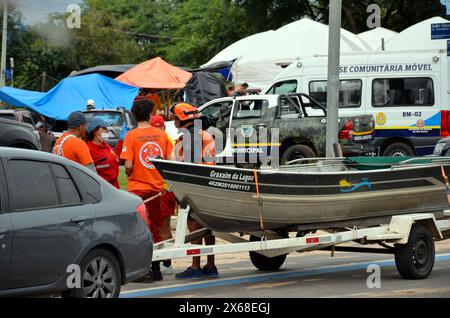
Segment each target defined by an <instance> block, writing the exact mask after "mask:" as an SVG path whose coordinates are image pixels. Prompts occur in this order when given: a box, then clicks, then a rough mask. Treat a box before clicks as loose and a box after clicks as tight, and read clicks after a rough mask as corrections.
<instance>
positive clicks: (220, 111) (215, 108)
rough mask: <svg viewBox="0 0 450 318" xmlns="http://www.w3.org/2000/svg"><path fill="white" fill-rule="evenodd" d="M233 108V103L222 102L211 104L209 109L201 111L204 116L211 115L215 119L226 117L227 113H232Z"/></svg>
mask: <svg viewBox="0 0 450 318" xmlns="http://www.w3.org/2000/svg"><path fill="white" fill-rule="evenodd" d="M232 106H233V101H231V100H230V101H226V102H220V103H215V104H211V105H209V106H208V107H206V108H204V109H203V110H202V111H201V114H202V115H203V116H208V115H211V116H212V117H214V118H219V117H220V116H225V115H227V113H229V112H230V110H231V107H232Z"/></svg>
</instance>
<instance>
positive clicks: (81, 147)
mask: <svg viewBox="0 0 450 318" xmlns="http://www.w3.org/2000/svg"><path fill="white" fill-rule="evenodd" d="M69 135H70V133H69V132H65V133H64V134H63V135H62V136H61V137H60V138H58V140H57V141H56V143H55V147H54V148H53V153H54V154H55V155H61V156H63V157H64V158H66V159H69V160H72V161H75V162H77V163H79V164H80V165H82V166H87V165H89V164H92V163H94V160H92V157H91V153H90V152H89V147H88V146H87V144H86V143H85V142H84V141H83V140H81V139H80V138H77V137H75V136H73V135H72V137H68V136H69ZM66 137H67V138H66ZM63 140H65V141H64V144H63V145H62V149H60V148H61V146H60V144H61V143H62V142H63Z"/></svg>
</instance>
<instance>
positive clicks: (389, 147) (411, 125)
mask: <svg viewBox="0 0 450 318" xmlns="http://www.w3.org/2000/svg"><path fill="white" fill-rule="evenodd" d="M370 84H371V91H372V95H371V96H372V99H371V101H370V103H371V107H370V109H371V111H370V112H371V113H372V114H373V115H374V117H375V120H376V134H375V137H376V146H377V148H378V149H379V150H380V154H381V155H383V156H414V155H418V156H423V155H430V154H432V153H433V149H434V146H435V145H436V143H437V141H438V140H439V139H440V125H441V113H440V108H439V107H438V105H439V94H436V93H435V92H438V91H439V89H440V83H439V76H437V75H417V76H409V77H408V76H404V77H387V76H386V77H383V76H380V77H374V78H372V79H371V81H370Z"/></svg>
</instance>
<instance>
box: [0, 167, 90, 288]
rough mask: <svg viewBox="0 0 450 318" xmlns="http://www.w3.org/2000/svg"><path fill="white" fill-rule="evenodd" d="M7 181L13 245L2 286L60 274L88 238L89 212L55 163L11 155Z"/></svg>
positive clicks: (26, 283) (46, 279)
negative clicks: (7, 275)
mask: <svg viewBox="0 0 450 318" xmlns="http://www.w3.org/2000/svg"><path fill="white" fill-rule="evenodd" d="M7 173H8V180H11V182H10V183H9V184H8V186H9V187H8V189H9V192H10V193H11V206H12V209H13V213H12V214H11V218H12V224H13V235H14V246H13V250H12V262H11V271H10V277H9V280H8V283H7V289H16V288H25V287H32V286H43V285H49V284H52V283H54V282H56V281H58V280H59V279H61V278H62V277H63V276H64V274H65V273H66V271H67V267H68V266H69V265H71V264H72V263H73V262H74V260H75V259H76V257H77V256H78V255H79V254H80V252H81V251H82V249H83V247H84V246H85V245H86V240H87V239H88V238H89V233H90V231H91V229H92V224H93V221H94V217H95V213H94V211H93V210H89V211H86V210H85V209H84V208H83V207H84V206H83V203H82V197H81V195H80V191H79V190H78V188H77V187H76V186H75V184H74V183H73V181H72V179H71V177H70V175H69V173H68V171H67V169H66V168H65V167H64V166H62V165H59V164H54V163H49V162H43V161H32V160H22V159H11V160H9V161H8V170H7Z"/></svg>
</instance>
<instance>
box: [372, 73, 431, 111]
mask: <svg viewBox="0 0 450 318" xmlns="http://www.w3.org/2000/svg"><path fill="white" fill-rule="evenodd" d="M372 105H373V107H392V106H433V105H434V85H433V80H432V79H431V78H391V79H374V80H373V82H372Z"/></svg>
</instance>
